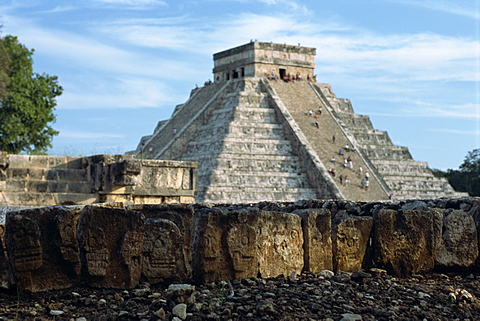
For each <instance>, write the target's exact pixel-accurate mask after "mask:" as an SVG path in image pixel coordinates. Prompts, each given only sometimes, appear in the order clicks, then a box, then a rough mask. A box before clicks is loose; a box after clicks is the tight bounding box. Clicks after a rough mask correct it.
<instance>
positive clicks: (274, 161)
mask: <svg viewBox="0 0 480 321" xmlns="http://www.w3.org/2000/svg"><path fill="white" fill-rule="evenodd" d="M182 160H186V161H195V160H196V161H198V162H199V163H202V166H203V167H205V168H208V169H215V168H218V169H224V170H241V171H262V172H274V173H278V172H284V171H286V172H298V171H300V161H299V159H298V157H297V156H275V155H245V154H243V155H241V156H239V155H238V154H221V155H220V156H219V157H218V158H212V157H211V155H209V156H207V157H200V158H199V157H195V158H193V157H192V158H185V159H184V158H182Z"/></svg>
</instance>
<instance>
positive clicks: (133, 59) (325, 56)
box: [0, 0, 480, 169]
mask: <svg viewBox="0 0 480 321" xmlns="http://www.w3.org/2000/svg"><path fill="white" fill-rule="evenodd" d="M0 10H1V11H0V14H1V18H0V20H1V23H2V24H3V29H2V35H6V34H11V35H14V36H18V37H19V40H20V42H21V43H23V44H25V45H26V46H27V47H28V48H33V49H35V54H34V56H33V59H34V70H35V72H37V73H43V72H45V73H48V74H50V75H57V76H58V77H59V82H60V84H61V85H62V86H63V88H64V94H63V95H62V96H61V97H59V98H58V106H57V109H56V115H57V122H56V123H55V124H53V127H54V128H55V129H56V130H58V131H60V135H59V136H57V137H55V139H54V140H53V149H52V150H51V151H50V154H52V155H72V156H74V155H91V154H99V153H110V154H119V153H123V152H125V151H129V150H133V149H135V148H136V146H137V144H138V142H139V140H140V138H141V136H144V135H149V134H151V133H152V132H153V130H154V128H155V126H156V124H157V122H158V121H160V120H164V119H167V118H169V117H170V115H171V113H172V111H173V109H174V107H175V105H177V104H181V103H183V102H185V101H186V100H187V98H188V96H189V94H190V91H191V89H193V88H194V87H195V85H196V84H198V85H202V84H203V83H204V82H205V81H206V80H208V79H210V78H212V75H211V73H212V68H213V54H214V53H216V52H219V51H222V50H225V49H229V48H232V47H236V46H239V45H242V44H245V43H247V42H249V41H250V40H251V39H257V40H258V41H265V42H270V41H273V42H276V43H287V44H298V43H300V44H301V45H302V46H307V47H315V48H317V56H316V65H317V67H316V74H317V80H318V81H319V82H323V83H328V84H330V85H332V88H333V90H334V91H335V93H336V94H337V96H338V97H340V98H348V99H350V100H351V101H352V104H353V107H354V110H355V112H356V113H357V114H366V115H369V116H370V118H371V120H372V122H373V125H374V127H375V128H376V129H379V130H386V131H388V133H389V134H390V137H391V139H392V140H393V142H394V143H395V144H397V145H402V146H407V147H408V148H409V149H410V152H411V153H412V155H413V157H414V159H415V160H418V161H426V162H428V163H429V164H430V167H432V168H440V169H447V168H457V167H458V166H459V165H460V164H461V163H462V162H463V160H464V158H465V156H466V154H467V152H468V151H471V150H473V149H475V148H480V87H479V83H480V58H479V57H480V37H479V32H480V29H479V22H480V13H479V12H480V0H422V1H418V0H335V1H326V0H323V1H320V0H306V1H305V0H302V1H300V0H299V1H296V0H202V1H200V0H191V1H188V0H185V1H182V0H175V1H173V0H172V1H160V0H69V1H64V0H1V8H0Z"/></svg>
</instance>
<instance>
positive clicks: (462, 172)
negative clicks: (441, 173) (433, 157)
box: [445, 148, 480, 196]
mask: <svg viewBox="0 0 480 321" xmlns="http://www.w3.org/2000/svg"><path fill="white" fill-rule="evenodd" d="M445 177H446V178H447V179H448V182H449V183H450V185H452V187H453V188H454V189H455V190H457V191H459V192H467V193H469V194H470V195H471V196H480V148H477V149H474V150H472V151H470V152H468V154H467V156H466V157H465V160H464V161H463V164H462V165H460V167H459V169H458V170H454V169H448V170H447V172H446V173H445Z"/></svg>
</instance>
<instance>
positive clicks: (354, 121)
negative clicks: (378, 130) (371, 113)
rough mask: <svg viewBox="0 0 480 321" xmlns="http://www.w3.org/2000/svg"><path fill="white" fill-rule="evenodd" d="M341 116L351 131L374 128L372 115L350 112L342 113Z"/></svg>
mask: <svg viewBox="0 0 480 321" xmlns="http://www.w3.org/2000/svg"><path fill="white" fill-rule="evenodd" d="M339 116H340V118H341V119H342V121H343V122H344V124H345V125H346V126H347V127H348V129H350V130H351V131H355V130H374V129H373V125H372V122H371V120H370V117H368V116H366V115H357V114H350V113H340V114H339Z"/></svg>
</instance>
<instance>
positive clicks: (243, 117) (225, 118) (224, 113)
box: [211, 107, 277, 124]
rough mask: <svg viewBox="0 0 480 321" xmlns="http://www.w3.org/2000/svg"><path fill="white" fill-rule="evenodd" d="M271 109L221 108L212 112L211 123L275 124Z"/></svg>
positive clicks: (275, 119) (273, 111) (273, 112)
mask: <svg viewBox="0 0 480 321" xmlns="http://www.w3.org/2000/svg"><path fill="white" fill-rule="evenodd" d="M276 117H277V116H276V114H275V110H274V109H273V108H248V107H243V108H235V109H234V110H232V109H231V108H222V109H217V110H215V111H213V112H212V118H211V121H214V122H230V121H233V120H235V121H236V122H237V121H239V122H242V121H244V122H249V123H273V124H274V123H277V118H276Z"/></svg>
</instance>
